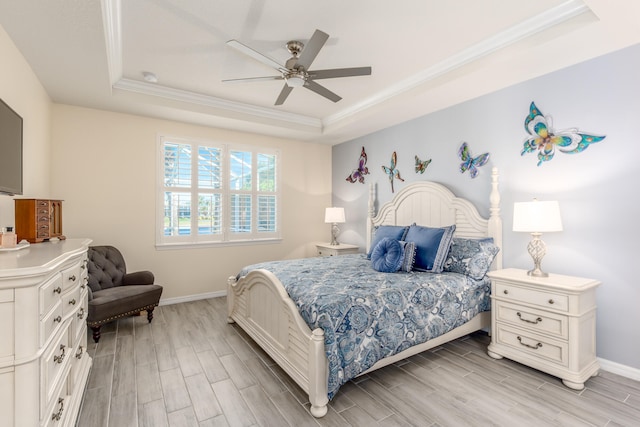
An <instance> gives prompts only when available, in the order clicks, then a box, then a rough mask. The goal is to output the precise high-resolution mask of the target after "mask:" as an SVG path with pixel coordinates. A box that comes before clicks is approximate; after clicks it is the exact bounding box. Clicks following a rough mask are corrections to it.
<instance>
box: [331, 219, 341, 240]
mask: <svg viewBox="0 0 640 427" xmlns="http://www.w3.org/2000/svg"><path fill="white" fill-rule="evenodd" d="M339 232H340V229H339V228H338V224H337V223H335V222H334V223H333V226H332V227H331V243H330V244H331V246H338V245H339V244H340V243H339V242H338V233H339Z"/></svg>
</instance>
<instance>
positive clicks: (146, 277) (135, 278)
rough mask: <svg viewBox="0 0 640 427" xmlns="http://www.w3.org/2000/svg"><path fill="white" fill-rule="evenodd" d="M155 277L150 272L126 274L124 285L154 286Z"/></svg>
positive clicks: (123, 279)
mask: <svg viewBox="0 0 640 427" xmlns="http://www.w3.org/2000/svg"><path fill="white" fill-rule="evenodd" d="M154 279H155V277H154V276H153V273H152V272H150V271H136V272H135V273H128V274H125V275H124V277H123V278H122V284H123V285H153V281H154Z"/></svg>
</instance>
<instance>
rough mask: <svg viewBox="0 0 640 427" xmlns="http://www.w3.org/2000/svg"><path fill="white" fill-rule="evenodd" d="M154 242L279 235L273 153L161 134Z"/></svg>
mask: <svg viewBox="0 0 640 427" xmlns="http://www.w3.org/2000/svg"><path fill="white" fill-rule="evenodd" d="M159 146H160V162H159V169H160V173H159V177H160V178H159V191H158V194H159V201H158V227H157V228H158V231H157V239H156V240H157V244H158V245H159V246H162V245H174V244H178V245H189V244H203V243H231V242H247V241H249V242H250V241H259V240H271V239H279V238H280V234H279V233H280V231H279V230H280V226H279V220H280V219H279V217H280V216H279V212H278V206H279V203H278V200H279V197H280V195H279V193H278V187H279V185H278V179H279V178H278V152H277V151H276V150H265V149H262V148H257V147H247V146H242V147H235V146H232V145H229V144H218V143H213V142H210V141H192V140H188V139H185V138H171V137H165V136H163V137H160V138H159Z"/></svg>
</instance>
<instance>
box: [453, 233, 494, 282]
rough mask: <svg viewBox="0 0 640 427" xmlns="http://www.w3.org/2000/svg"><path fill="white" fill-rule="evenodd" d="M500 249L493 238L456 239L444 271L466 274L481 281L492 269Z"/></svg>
mask: <svg viewBox="0 0 640 427" xmlns="http://www.w3.org/2000/svg"><path fill="white" fill-rule="evenodd" d="M499 251H500V248H499V247H497V246H496V245H494V244H493V239H492V238H490V237H489V238H486V239H462V238H458V237H454V239H453V242H452V243H451V250H450V251H449V255H448V256H447V259H446V261H445V263H444V271H450V272H453V273H461V274H465V275H467V276H469V277H471V278H472V279H476V280H481V279H482V278H483V277H484V276H485V275H486V274H487V272H488V271H489V268H491V263H492V262H493V259H494V258H495V257H496V255H497V254H498V252H499Z"/></svg>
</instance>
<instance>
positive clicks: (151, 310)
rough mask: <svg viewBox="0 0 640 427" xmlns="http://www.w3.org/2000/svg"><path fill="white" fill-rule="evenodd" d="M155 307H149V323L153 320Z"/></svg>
mask: <svg viewBox="0 0 640 427" xmlns="http://www.w3.org/2000/svg"><path fill="white" fill-rule="evenodd" d="M154 308H155V307H151V308H148V309H147V320H148V321H149V323H151V321H152V320H153V309H154Z"/></svg>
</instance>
